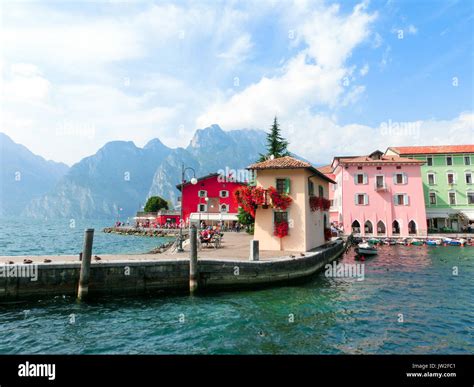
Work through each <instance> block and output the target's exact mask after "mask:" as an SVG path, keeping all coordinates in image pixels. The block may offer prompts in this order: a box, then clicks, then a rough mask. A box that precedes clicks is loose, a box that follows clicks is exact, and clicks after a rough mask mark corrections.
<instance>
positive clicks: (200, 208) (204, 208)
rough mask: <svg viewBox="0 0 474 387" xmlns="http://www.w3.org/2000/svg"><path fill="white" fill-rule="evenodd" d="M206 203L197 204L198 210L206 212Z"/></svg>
mask: <svg viewBox="0 0 474 387" xmlns="http://www.w3.org/2000/svg"><path fill="white" fill-rule="evenodd" d="M206 211H207V204H198V212H206Z"/></svg>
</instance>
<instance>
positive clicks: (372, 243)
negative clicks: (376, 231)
mask: <svg viewBox="0 0 474 387" xmlns="http://www.w3.org/2000/svg"><path fill="white" fill-rule="evenodd" d="M367 242H369V243H370V244H371V245H378V244H379V243H380V239H377V238H370V239H369V240H368V241H367Z"/></svg>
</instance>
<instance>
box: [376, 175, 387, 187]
mask: <svg viewBox="0 0 474 387" xmlns="http://www.w3.org/2000/svg"><path fill="white" fill-rule="evenodd" d="M382 188H385V176H384V175H377V176H375V189H382Z"/></svg>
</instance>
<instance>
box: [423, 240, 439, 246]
mask: <svg viewBox="0 0 474 387" xmlns="http://www.w3.org/2000/svg"><path fill="white" fill-rule="evenodd" d="M426 245H427V246H439V245H441V241H440V240H439V239H428V240H427V241H426Z"/></svg>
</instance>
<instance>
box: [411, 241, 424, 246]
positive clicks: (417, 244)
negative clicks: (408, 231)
mask: <svg viewBox="0 0 474 387" xmlns="http://www.w3.org/2000/svg"><path fill="white" fill-rule="evenodd" d="M410 244H411V245H413V246H423V244H424V242H423V241H420V240H419V239H412V240H411V242H410Z"/></svg>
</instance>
